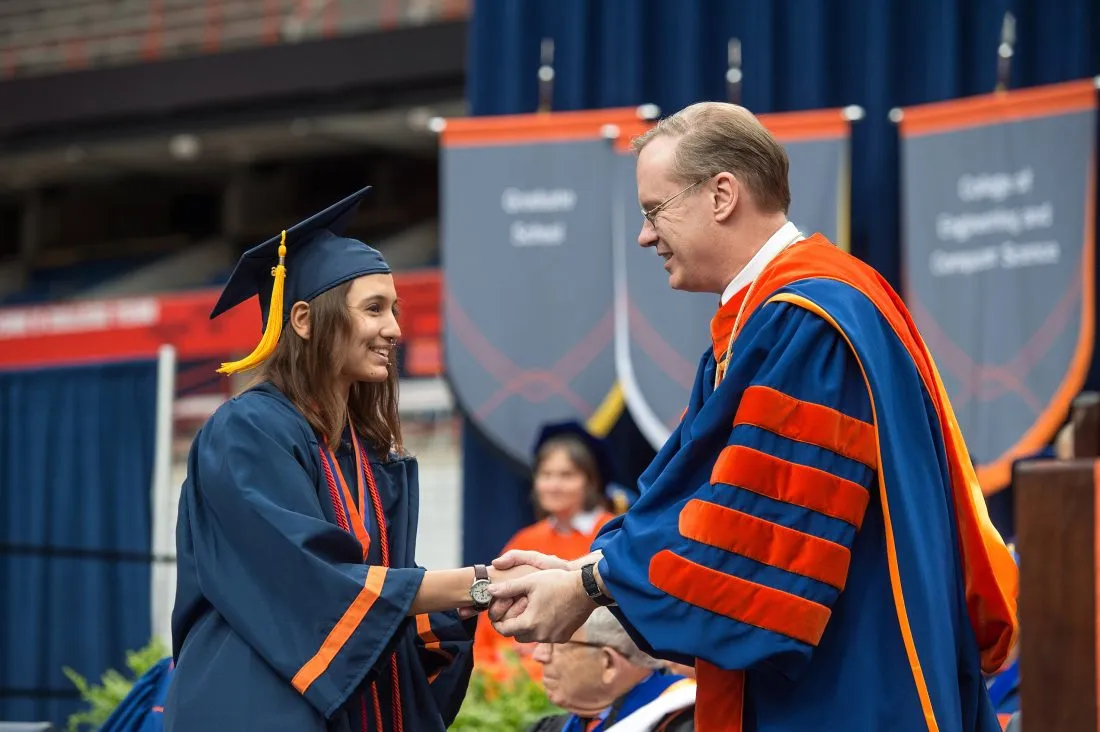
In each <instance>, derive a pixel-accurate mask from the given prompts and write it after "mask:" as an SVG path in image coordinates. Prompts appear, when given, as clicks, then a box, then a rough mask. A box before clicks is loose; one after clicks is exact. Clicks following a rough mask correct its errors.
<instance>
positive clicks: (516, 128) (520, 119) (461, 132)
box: [440, 107, 652, 148]
mask: <svg viewBox="0 0 1100 732" xmlns="http://www.w3.org/2000/svg"><path fill="white" fill-rule="evenodd" d="M651 124H652V123H651V122H649V121H647V120H644V119H642V118H640V117H639V116H638V108H637V107H611V108H608V109H585V110H579V111H573V112H537V113H534V114H505V115H492V116H487V117H461V118H456V119H448V120H447V122H446V126H445V127H444V128H443V132H442V134H441V136H440V141H441V143H442V144H443V146H445V147H472V146H478V145H502V144H507V143H519V142H563V141H567V140H596V139H600V138H602V137H603V136H604V128H605V126H606V125H615V126H616V127H618V136H617V142H616V147H620V146H622V145H624V144H625V147H626V148H629V147H630V139H631V138H632V137H634V136H636V135H640V134H641V133H642V132H644V131H645V130H646V129H648V128H649V127H650V125H651Z"/></svg>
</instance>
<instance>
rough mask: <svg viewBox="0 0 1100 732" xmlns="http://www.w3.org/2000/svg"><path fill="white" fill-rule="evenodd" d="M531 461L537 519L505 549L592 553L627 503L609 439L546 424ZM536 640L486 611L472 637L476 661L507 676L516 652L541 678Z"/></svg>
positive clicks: (572, 426) (567, 555) (573, 425)
mask: <svg viewBox="0 0 1100 732" xmlns="http://www.w3.org/2000/svg"><path fill="white" fill-rule="evenodd" d="M533 463H534V466H533V474H532V482H533V488H532V502H533V503H534V504H535V515H536V517H537V518H538V520H537V521H536V522H535V523H534V524H531V525H530V526H527V527H525V528H523V529H520V530H519V531H518V532H516V534H515V535H514V536H513V537H512V538H511V539H510V540H509V541H508V543H507V545H505V547H504V549H502V550H501V553H502V554H503V553H504V552H506V551H509V550H512V549H526V550H532V551H537V552H542V553H544V554H550V555H553V556H557V557H561V558H562V559H577V558H580V557H582V556H584V555H585V554H588V552H589V547H590V546H591V544H592V540H593V539H595V538H596V534H598V533H599V531H600V529H601V528H603V526H604V524H606V523H607V522H608V521H610V520H611V519H612V518H614V517H615V515H616V513H622V512H623V511H625V510H626V508H627V500H626V495H627V493H626V491H624V490H623V489H622V488H621V487H620V486H618V485H616V484H615V483H614V481H613V479H614V470H613V468H612V461H611V456H610V454H609V451H608V449H607V445H606V444H605V443H604V441H603V440H601V439H599V438H597V437H595V436H593V435H592V434H591V433H589V432H588V431H587V430H586V429H585V428H584V427H583V426H582V425H580V424H578V423H577V422H560V423H554V424H548V425H546V426H544V427H543V429H542V431H541V433H540V434H539V437H538V440H537V441H536V443H535V450H534V460H533ZM613 511H614V512H613ZM534 645H535V644H533V643H518V642H516V641H515V640H513V639H511V638H505V637H504V636H502V635H500V634H499V633H497V632H496V631H495V630H493V626H492V624H491V623H490V622H489V619H488V616H487V615H484V614H483V615H482V617H480V618H479V619H478V628H477V634H476V636H475V639H474V665H475V667H477V668H480V669H482V670H484V671H486V672H487V673H490V674H491V675H493V676H494V677H496V678H503V677H505V676H507V675H508V673H509V672H510V670H511V667H510V666H509V664H508V654H509V653H514V654H517V655H518V656H519V660H520V663H521V664H522V666H523V667H524V668H525V669H526V670H527V673H528V674H529V675H530V676H531V677H532V678H535V679H538V678H541V675H542V669H541V665H540V664H538V663H535V662H534V661H533V660H532V659H531V653H532V650H533V648H534Z"/></svg>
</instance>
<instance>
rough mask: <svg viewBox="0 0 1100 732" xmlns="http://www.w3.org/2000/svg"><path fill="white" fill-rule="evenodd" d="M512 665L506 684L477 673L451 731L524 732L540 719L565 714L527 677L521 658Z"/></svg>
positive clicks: (472, 678)
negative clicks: (520, 661) (550, 715)
mask: <svg viewBox="0 0 1100 732" xmlns="http://www.w3.org/2000/svg"><path fill="white" fill-rule="evenodd" d="M509 665H511V666H512V673H511V674H509V677H508V679H506V680H505V681H498V680H497V679H495V678H493V677H491V676H490V675H489V674H487V673H485V672H484V671H481V670H479V669H476V668H475V669H474V673H473V676H471V678H470V688H469V689H468V690H467V692H466V699H465V701H464V702H463V703H462V709H461V710H459V712H458V716H457V717H456V718H455V721H454V723H453V724H451V726H450V727H449V728H448V729H450V730H452V731H454V732H524V730H526V729H527V728H528V727H530V726H531V725H532V724H534V723H535V721H536V720H538V719H539V718H541V717H545V716H546V715H548V714H561V713H562V710H561V709H559V708H557V707H556V706H554V705H553V704H551V703H550V701H549V700H548V699H547V698H546V692H545V691H543V688H542V684H540V683H539V682H537V681H535V680H533V679H532V678H531V677H530V676H528V675H527V672H526V671H525V670H524V669H523V667H522V666H521V665H520V663H519V660H518V658H511V659H510V660H509Z"/></svg>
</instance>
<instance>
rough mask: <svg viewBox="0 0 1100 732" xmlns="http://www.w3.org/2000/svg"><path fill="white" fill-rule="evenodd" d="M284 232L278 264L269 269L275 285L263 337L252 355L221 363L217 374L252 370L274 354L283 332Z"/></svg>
mask: <svg viewBox="0 0 1100 732" xmlns="http://www.w3.org/2000/svg"><path fill="white" fill-rule="evenodd" d="M285 261H286V232H285V231H284V232H283V234H282V237H281V238H280V239H279V264H278V265H277V266H275V267H272V268H271V275H272V276H273V277H274V278H275V284H274V285H273V286H272V288H271V305H270V306H269V307H268V310H267V327H266V328H264V335H263V337H262V338H260V342H259V343H258V344H257V345H256V348H255V349H254V350H253V351H252V353H250V354H248V355H247V356H245V357H244V358H242V359H241V360H240V361H233V362H231V363H223V364H222V367H221V368H220V369H218V373H219V374H236V373H240V372H241V371H248V370H249V369H254V368H256V367H257V366H259V365H260V364H262V363H263V362H264V361H266V360H267V358H268V357H269V356H270V355H271V354H272V352H274V350H275V346H276V344H278V343H279V336H280V335H282V332H283V283H284V282H285V281H286V265H285V264H284V262H285Z"/></svg>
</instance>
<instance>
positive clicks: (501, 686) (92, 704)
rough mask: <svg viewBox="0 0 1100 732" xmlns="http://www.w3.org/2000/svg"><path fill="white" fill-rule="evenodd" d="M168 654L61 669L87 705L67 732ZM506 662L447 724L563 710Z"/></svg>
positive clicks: (103, 714) (114, 702)
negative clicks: (97, 675)
mask: <svg viewBox="0 0 1100 732" xmlns="http://www.w3.org/2000/svg"><path fill="white" fill-rule="evenodd" d="M167 655H168V649H167V648H165V647H164V645H163V644H162V643H161V642H160V641H159V640H157V639H153V640H152V641H151V642H150V643H149V645H147V646H145V647H144V648H142V649H140V650H138V651H131V652H129V653H127V654H126V667H127V669H128V670H129V676H124V675H123V674H121V673H119V672H118V671H116V670H115V669H107V671H105V672H104V673H103V676H102V678H101V679H100V683H99V684H91V683H89V682H88V680H87V679H85V678H84V677H83V676H81V675H80V674H78V673H77V672H75V671H73V670H72V669H71V668H68V667H65V668H64V669H63V671H64V672H65V675H66V676H68V677H69V680H70V681H72V682H73V685H74V686H76V688H77V690H78V691H79V692H80V698H81V699H82V700H84V702H85V703H86V704H87V705H88V708H87V709H85V710H84V711H81V712H78V713H76V714H74V715H72V716H71V717H69V726H68V732H83V730H96V729H99V727H100V726H101V725H102V724H103V723H104V722H105V721H107V717H109V716H111V712H113V711H114V710H115V707H117V706H118V705H119V703H120V702H121V701H122V700H123V699H124V698H126V695H127V694H128V693H130V689H131V688H132V687H133V685H134V682H135V681H137V680H138V679H139V678H141V676H143V675H144V674H145V673H146V672H147V671H148V670H149V669H151V668H152V667H153V666H154V665H156V663H157V662H158V661H160V660H161V659H162V658H164V657H165V656H167ZM509 665H510V666H511V667H512V673H510V674H509V675H508V678H507V679H505V680H503V681H500V680H497V679H495V678H493V677H492V676H490V675H489V674H487V673H485V672H484V671H481V670H478V669H475V670H474V672H473V675H472V676H471V678H470V688H469V689H468V691H467V693H466V699H465V701H464V702H463V704H462V709H461V710H460V711H459V713H458V717H457V718H456V719H455V721H454V723H453V724H452V725H451V726H450V729H451V730H452V731H453V732H524V731H525V730H527V728H529V727H530V726H531V725H532V724H534V723H535V721H536V720H538V719H540V718H542V717H544V716H546V715H549V714H561V713H562V710H561V709H559V708H557V707H556V706H554V705H553V704H551V703H550V701H549V700H548V699H547V698H546V692H545V691H543V688H542V684H540V683H539V682H537V681H535V680H533V679H532V678H531V677H530V676H528V675H527V672H526V671H525V670H524V669H523V666H522V665H520V663H519V660H518V658H516V657H514V656H513V657H511V658H510V659H509Z"/></svg>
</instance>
